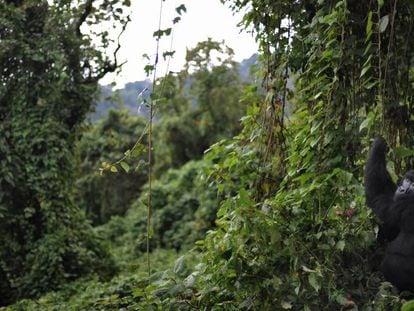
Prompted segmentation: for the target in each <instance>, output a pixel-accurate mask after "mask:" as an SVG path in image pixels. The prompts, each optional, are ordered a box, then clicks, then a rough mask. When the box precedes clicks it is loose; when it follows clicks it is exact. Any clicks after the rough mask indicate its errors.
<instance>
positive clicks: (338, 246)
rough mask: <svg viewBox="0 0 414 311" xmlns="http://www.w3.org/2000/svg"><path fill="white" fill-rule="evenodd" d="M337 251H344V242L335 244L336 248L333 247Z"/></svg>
mask: <svg viewBox="0 0 414 311" xmlns="http://www.w3.org/2000/svg"><path fill="white" fill-rule="evenodd" d="M335 247H336V248H337V249H339V250H340V251H343V250H344V248H345V241H342V240H341V241H338V243H336V246H335Z"/></svg>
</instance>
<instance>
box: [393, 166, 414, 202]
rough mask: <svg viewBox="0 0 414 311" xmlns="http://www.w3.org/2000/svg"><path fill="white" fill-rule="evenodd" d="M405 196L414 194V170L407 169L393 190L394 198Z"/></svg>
mask: <svg viewBox="0 0 414 311" xmlns="http://www.w3.org/2000/svg"><path fill="white" fill-rule="evenodd" d="M407 196H414V171H408V172H407V173H406V174H405V176H404V179H403V180H402V181H401V182H399V183H398V188H397V190H395V195H394V198H395V199H403V198H405V197H407Z"/></svg>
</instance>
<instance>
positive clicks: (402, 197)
mask: <svg viewBox="0 0 414 311" xmlns="http://www.w3.org/2000/svg"><path fill="white" fill-rule="evenodd" d="M386 151H387V143H386V142H385V140H384V139H383V138H382V137H379V138H376V139H375V141H374V143H373V145H372V148H371V151H370V153H369V156H368V161H367V164H366V167H365V196H366V202H367V205H368V206H369V207H370V208H371V209H372V210H373V212H374V213H375V214H376V215H377V216H378V218H379V219H380V220H381V222H382V225H381V231H382V234H383V237H384V238H385V240H386V241H387V242H388V245H387V248H386V251H385V256H384V259H383V261H382V264H381V271H382V273H383V274H384V276H385V278H386V280H387V281H389V282H391V283H392V284H393V285H394V286H396V287H397V288H398V289H399V290H400V291H403V290H408V291H411V292H414V171H408V172H407V173H406V175H405V176H404V178H403V179H402V181H400V182H399V183H398V186H397V185H396V184H395V183H394V182H393V181H392V179H391V177H390V174H389V173H388V171H387V169H386V162H385V153H386Z"/></svg>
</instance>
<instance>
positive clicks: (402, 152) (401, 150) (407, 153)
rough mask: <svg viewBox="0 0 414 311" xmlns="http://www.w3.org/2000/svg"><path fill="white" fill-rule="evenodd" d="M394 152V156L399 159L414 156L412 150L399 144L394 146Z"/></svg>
mask: <svg viewBox="0 0 414 311" xmlns="http://www.w3.org/2000/svg"><path fill="white" fill-rule="evenodd" d="M394 152H395V156H396V157H397V158H400V159H401V158H406V157H412V156H414V150H413V149H409V148H407V147H405V146H400V147H398V148H396V149H395V151H394Z"/></svg>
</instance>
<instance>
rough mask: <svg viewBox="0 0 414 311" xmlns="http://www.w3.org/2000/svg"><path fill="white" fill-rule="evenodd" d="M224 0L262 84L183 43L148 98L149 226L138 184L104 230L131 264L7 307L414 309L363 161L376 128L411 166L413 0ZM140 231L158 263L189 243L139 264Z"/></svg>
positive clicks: (210, 46)
mask: <svg viewBox="0 0 414 311" xmlns="http://www.w3.org/2000/svg"><path fill="white" fill-rule="evenodd" d="M223 2H225V3H227V4H228V5H230V6H231V8H232V9H233V10H243V11H245V17H244V23H245V24H246V26H249V27H253V29H254V31H255V33H256V35H257V40H258V42H259V43H260V47H261V50H262V56H261V59H262V62H263V64H264V66H265V71H264V74H263V77H261V80H262V81H263V86H264V88H265V92H266V95H265V96H262V94H261V92H259V91H258V88H257V86H256V85H250V86H247V87H245V89H244V91H243V92H241V91H240V88H239V85H238V82H237V83H236V85H234V84H232V82H233V81H234V78H235V76H234V75H233V72H234V71H233V64H232V61H231V59H230V60H229V61H227V60H225V61H224V63H223V66H218V67H217V68H215V67H213V66H211V58H210V57H211V54H210V52H211V51H212V50H216V51H220V45H219V44H217V43H215V42H212V41H210V40H209V41H206V42H202V43H200V44H199V45H198V46H197V47H196V48H195V49H194V50H192V51H190V52H189V54H188V59H187V60H188V63H187V68H186V70H185V71H184V72H181V73H179V74H176V75H168V76H166V77H165V78H164V79H161V80H160V81H158V83H157V84H156V86H155V89H156V91H155V93H154V94H153V96H152V98H151V100H152V104H153V105H154V106H153V107H154V108H155V109H156V111H157V113H159V114H158V115H159V116H160V122H159V124H158V129H157V132H156V133H157V134H156V135H159V136H158V137H156V140H157V141H158V145H157V144H155V148H154V152H155V160H156V165H157V177H158V179H157V181H155V182H154V183H153V187H152V198H153V200H152V206H151V208H152V210H153V215H152V216H153V222H152V225H151V227H150V228H146V225H147V220H146V217H147V211H146V208H147V207H146V206H145V202H147V200H146V195H147V194H146V192H147V191H146V187H144V190H145V191H143V192H142V194H141V197H140V198H139V199H138V200H136V201H135V202H134V203H133V205H132V208H131V209H130V210H129V211H128V212H127V214H126V217H119V216H117V217H113V218H112V219H111V220H110V221H109V222H108V223H106V224H105V225H104V226H102V227H99V228H96V231H97V232H98V233H99V235H100V236H101V237H103V238H104V239H105V240H106V241H107V243H108V246H109V248H110V250H111V253H112V254H113V255H114V257H115V258H116V260H117V262H118V263H119V265H120V267H121V269H122V271H123V273H121V275H119V276H118V278H116V279H114V280H113V282H109V283H103V282H99V281H96V280H92V281H89V282H91V283H88V282H84V283H82V282H81V283H75V284H72V286H70V285H69V288H67V289H65V291H61V292H58V293H56V294H49V295H47V296H45V297H43V298H42V299H43V300H42V299H40V300H38V301H21V302H20V303H19V304H16V305H15V306H12V307H10V309H11V310H18V309H19V308H20V307H26V308H32V309H35V308H38V309H39V310H41V308H42V307H48V308H55V307H56V306H62V305H64V306H65V307H67V308H68V309H71V308H72V309H76V308H89V309H93V308H98V309H103V310H111V309H114V308H118V309H120V308H124V309H127V310H141V309H147V310H342V309H349V310H399V309H400V308H401V307H402V306H403V305H404V304H405V305H404V306H403V310H409V309H410V304H411V307H412V304H413V302H408V303H405V302H406V300H407V297H410V295H408V296H406V295H405V293H399V292H398V291H397V290H396V289H395V288H394V287H393V286H392V285H391V284H389V283H387V282H384V279H383V276H382V275H381V273H380V272H379V263H380V261H381V257H382V252H383V245H382V244H381V243H379V242H378V241H377V237H376V235H377V234H378V226H377V224H376V220H375V218H374V217H373V215H372V213H371V211H370V210H369V209H368V208H367V207H366V206H365V198H364V190H363V184H362V180H363V178H362V172H363V166H364V164H365V158H366V151H367V148H368V145H369V143H370V139H371V138H372V137H373V136H374V135H377V134H382V135H383V136H385V137H386V138H387V140H388V142H389V143H390V146H391V152H390V153H389V158H390V160H391V161H390V162H391V166H390V171H391V172H392V175H394V177H396V175H398V174H400V173H401V172H402V171H403V170H405V169H406V168H409V167H410V166H411V164H412V163H411V162H412V158H411V157H412V156H413V155H414V152H413V151H412V149H410V147H411V146H412V145H413V143H414V141H413V138H412V136H411V135H410V133H411V131H412V127H413V125H414V123H413V120H412V117H411V116H412V115H413V110H412V109H413V106H412V102H413V94H414V88H413V86H414V84H413V82H414V76H413V74H414V71H413V66H412V60H413V56H414V55H413V54H414V52H413V48H412V45H413V44H414V40H412V39H413V38H412V36H413V35H412V34H413V32H412V29H413V25H414V17H413V15H412V14H413V12H414V3H413V2H412V1H409V0H402V1H396V0H390V1H384V0H378V1H369V2H364V1H354V0H312V1H290V0H276V1H268V0H223ZM190 67H193V69H190ZM189 80H190V81H191V83H189V82H188V81H189ZM292 80H294V87H291V86H290V81H292ZM189 95H190V96H193V97H189ZM234 97H236V99H237V100H236V99H234ZM288 105H289V106H290V108H291V110H290V111H289V114H287V108H288ZM243 107H247V114H246V116H245V117H243V118H242V123H241V127H240V126H239V125H238V124H237V123H234V120H236V119H237V117H238V116H240V114H239V113H240V110H239V109H243ZM233 109H234V110H233ZM166 116H168V117H166ZM287 116H289V117H287ZM164 117H165V119H164V120H163V118H164ZM155 128H157V127H155ZM227 129H229V131H228V132H226V130H227ZM228 135H235V136H234V137H233V138H229V136H228ZM226 136H227V139H224V140H220V139H222V138H226ZM219 140H220V141H219ZM209 146H210V148H209V149H208V152H207V153H206V154H204V155H202V153H203V151H204V149H205V148H207V147H209ZM157 152H158V153H157ZM194 158H196V159H200V160H198V161H191V162H189V163H187V164H185V165H183V164H184V163H185V162H188V161H189V160H191V159H194ZM128 167H129V166H128ZM170 167H180V168H178V169H172V170H171V169H170V170H168V171H166V170H164V169H165V168H170ZM165 172H166V173H165ZM200 178H202V179H200ZM216 192H217V195H216V194H215V193H216ZM216 211H217V213H216ZM145 234H150V235H151V243H152V245H151V246H152V248H151V249H152V250H153V252H152V254H151V256H152V257H151V258H152V259H151V260H152V261H153V263H154V264H155V265H156V264H157V263H158V264H159V263H160V262H162V263H164V261H161V259H160V258H159V256H158V255H159V254H160V253H159V252H163V251H165V249H169V250H168V251H167V253H166V254H167V257H168V261H169V262H170V263H171V261H172V260H174V259H175V258H176V257H177V254H176V253H175V251H176V250H177V251H179V252H181V254H183V256H180V257H179V258H178V259H177V260H176V261H175V264H174V265H173V264H171V265H170V267H166V266H162V267H160V266H158V267H157V268H158V269H157V268H155V269H156V270H157V271H156V272H155V273H154V274H152V275H150V276H149V277H142V270H140V269H142V266H143V251H144V250H145V247H143V246H142V245H143V243H142V241H143V240H144V238H145ZM202 236H204V240H199V239H200V238H201V237H202ZM194 242H195V246H194V248H193V249H192V250H188V249H189V248H190V247H191V245H193V243H194ZM162 249H164V250H162ZM171 249H173V250H171ZM140 273H141V274H140ZM127 274H128V276H127ZM131 275H132V276H131ZM83 290H86V293H82V294H81V295H80V293H81V292H82V291H83ZM62 300H68V301H70V302H69V303H68V304H69V305H65V304H62Z"/></svg>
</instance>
